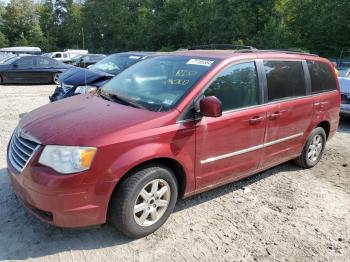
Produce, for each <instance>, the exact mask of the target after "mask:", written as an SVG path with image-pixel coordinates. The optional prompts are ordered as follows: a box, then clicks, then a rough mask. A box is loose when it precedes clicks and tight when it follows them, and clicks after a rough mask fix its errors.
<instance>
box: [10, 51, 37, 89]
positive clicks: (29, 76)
mask: <svg viewBox="0 0 350 262" xmlns="http://www.w3.org/2000/svg"><path fill="white" fill-rule="evenodd" d="M34 66H35V59H34V56H28V57H22V58H20V59H18V60H16V61H15V62H14V63H12V64H11V68H10V69H9V71H8V73H7V82H9V83H33V80H34V74H33V70H34Z"/></svg>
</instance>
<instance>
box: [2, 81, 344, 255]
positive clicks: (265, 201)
mask: <svg viewBox="0 0 350 262" xmlns="http://www.w3.org/2000/svg"><path fill="white" fill-rule="evenodd" d="M53 89H54V86H1V87H0V90H1V96H0V149H1V152H0V260H21V259H31V260H36V261H109V260H112V259H113V260H115V261H349V258H350V120H342V121H341V125H340V128H339V132H338V133H337V134H336V136H335V137H334V138H333V139H332V140H331V141H330V142H329V143H328V145H327V149H326V151H325V155H324V157H323V159H322V161H321V162H320V163H319V164H318V166H316V167H315V168H313V169H310V170H301V169H300V168H298V167H296V166H294V165H293V164H291V163H286V164H283V165H280V166H278V167H275V168H273V169H270V170H268V171H266V172H264V173H261V174H259V175H256V176H254V177H251V178H249V179H246V180H244V181H241V182H238V183H233V184H230V185H227V186H224V187H221V188H218V189H215V190H212V191H210V192H206V193H203V194H200V195H198V196H195V197H192V198H190V199H186V200H181V201H179V202H178V204H177V206H176V210H175V212H174V214H172V216H171V217H170V218H169V220H168V222H167V223H166V224H165V225H164V226H163V227H162V228H161V229H159V230H158V231H157V232H156V233H154V234H153V235H150V236H148V237H146V238H143V239H139V240H134V241H131V240H129V239H127V238H125V237H123V236H122V235H121V234H119V233H118V232H116V231H115V230H114V229H113V228H112V227H111V226H110V225H108V224H107V225H103V226H101V227H95V228H88V229H60V228H55V227H53V226H49V225H46V224H44V223H43V222H41V221H39V220H38V219H37V218H35V217H33V216H32V215H31V214H29V213H28V212H27V211H26V210H25V208H24V207H22V206H21V204H20V203H19V202H18V200H17V199H16V197H15V195H14V193H13V191H12V189H11V186H10V183H9V178H8V177H7V171H6V145H7V142H8V140H9V138H10V135H11V132H12V131H13V129H14V128H15V126H16V125H17V122H18V120H19V118H20V117H21V116H22V115H23V114H25V113H26V112H29V111H31V110H32V109H34V108H36V107H38V106H40V105H44V104H46V103H47V102H48V95H49V94H50V93H51V92H52V91H53Z"/></svg>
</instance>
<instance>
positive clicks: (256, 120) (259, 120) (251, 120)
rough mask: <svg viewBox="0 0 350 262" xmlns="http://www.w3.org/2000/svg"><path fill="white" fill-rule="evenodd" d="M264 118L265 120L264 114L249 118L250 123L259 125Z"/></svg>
mask: <svg viewBox="0 0 350 262" xmlns="http://www.w3.org/2000/svg"><path fill="white" fill-rule="evenodd" d="M263 120H264V118H263V117H262V116H254V117H253V118H252V119H250V120H249V123H250V124H251V125H257V124H259V123H260V122H261V121H263Z"/></svg>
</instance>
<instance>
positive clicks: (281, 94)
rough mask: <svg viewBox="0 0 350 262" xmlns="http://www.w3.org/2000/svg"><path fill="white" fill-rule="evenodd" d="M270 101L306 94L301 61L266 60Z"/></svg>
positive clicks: (265, 66)
mask: <svg viewBox="0 0 350 262" xmlns="http://www.w3.org/2000/svg"><path fill="white" fill-rule="evenodd" d="M264 68H265V73H266V80H267V90H268V101H269V102H271V101H275V100H280V99H286V98H292V97H298V96H304V95H306V88H305V77H304V70H303V64H302V62H301V61H265V62H264Z"/></svg>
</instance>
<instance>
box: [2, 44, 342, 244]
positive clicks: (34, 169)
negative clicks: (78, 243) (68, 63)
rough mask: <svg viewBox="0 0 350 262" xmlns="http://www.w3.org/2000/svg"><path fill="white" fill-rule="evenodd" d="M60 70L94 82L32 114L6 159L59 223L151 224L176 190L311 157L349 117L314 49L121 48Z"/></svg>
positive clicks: (43, 213)
mask: <svg viewBox="0 0 350 262" xmlns="http://www.w3.org/2000/svg"><path fill="white" fill-rule="evenodd" d="M25 58H26V57H25ZM19 59H23V58H19ZM130 65H132V66H130ZM112 77H113V78H112ZM60 79H61V80H62V81H61V86H60V87H59V88H62V90H64V92H67V91H69V90H72V91H73V90H74V92H75V91H77V89H79V88H82V89H84V93H87V94H81V95H77V96H73V97H70V98H67V99H62V100H61V101H57V102H54V103H50V104H48V105H46V106H43V107H41V108H38V109H36V110H34V111H32V112H30V113H28V114H26V115H25V116H24V117H23V118H22V119H21V120H20V122H19V124H18V126H17V128H16V129H15V130H14V132H13V135H12V138H11V141H10V143H9V146H8V154H7V163H8V170H9V176H10V179H11V182H12V185H13V188H14V191H15V192H16V194H17V195H18V197H19V198H20V199H21V200H22V201H23V202H24V203H25V205H26V206H27V207H28V208H29V210H31V211H32V212H33V213H34V214H35V215H36V216H38V217H39V218H40V219H42V220H44V221H46V222H47V223H50V224H54V225H56V226H61V227H81V226H90V225H95V224H103V223H105V222H106V221H110V222H111V223H112V224H113V225H114V226H115V227H116V228H117V229H118V230H120V231H121V232H123V233H124V234H126V235H127V236H129V237H133V238H135V237H142V236H145V235H148V234H150V233H152V232H154V231H155V230H157V229H158V228H159V227H160V226H161V225H162V224H163V223H165V221H166V220H167V219H168V217H169V216H170V214H171V212H172V211H173V209H174V207H175V203H176V201H177V199H178V198H182V197H188V196H191V195H194V194H197V193H200V192H203V191H206V190H209V189H212V188H214V187H217V186H220V185H223V184H226V183H230V182H232V181H236V180H239V179H242V178H244V177H247V176H250V175H253V174H255V173H257V172H261V171H263V170H266V169H268V168H271V167H273V166H275V165H278V164H281V163H283V162H286V161H288V160H292V159H294V161H295V163H296V164H298V165H299V166H301V167H303V168H312V167H313V166H315V165H316V164H317V163H318V162H319V161H320V159H321V157H322V154H323V152H324V150H325V145H326V142H327V141H328V140H329V139H330V138H331V137H332V136H333V135H334V134H335V132H336V130H337V127H338V123H339V113H340V91H339V86H338V81H337V77H336V73H335V70H334V67H333V65H332V64H331V63H330V62H329V61H328V60H327V59H324V58H320V57H318V56H315V55H311V54H307V53H298V52H288V51H273V50H257V49H254V48H250V47H247V48H245V47H243V49H239V50H224V51H223V50H184V51H177V52H170V53H157V54H154V53H123V54H116V55H112V56H109V57H107V58H105V59H104V60H102V61H100V62H99V63H97V64H96V65H95V66H93V67H91V68H90V69H89V70H86V69H77V68H75V67H73V68H71V69H69V70H67V71H66V72H65V73H64V74H62V75H61V77H60ZM101 83H104V84H103V85H102V84H101ZM91 86H93V87H98V90H97V92H96V90H95V92H94V93H88V88H89V87H91ZM63 94H64V95H63V96H60V97H58V98H57V99H60V98H63V97H65V96H68V95H66V93H63Z"/></svg>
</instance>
